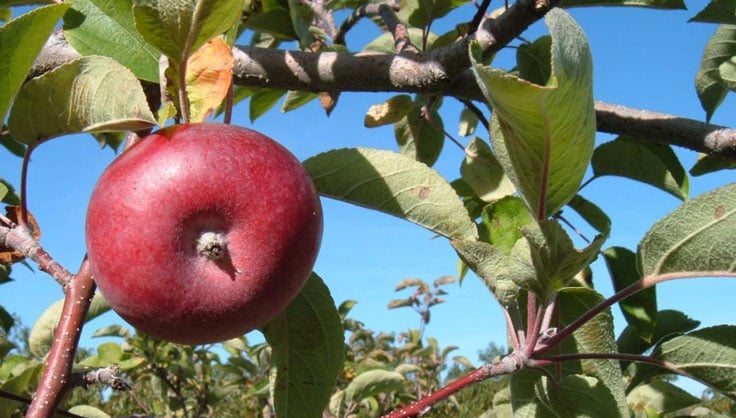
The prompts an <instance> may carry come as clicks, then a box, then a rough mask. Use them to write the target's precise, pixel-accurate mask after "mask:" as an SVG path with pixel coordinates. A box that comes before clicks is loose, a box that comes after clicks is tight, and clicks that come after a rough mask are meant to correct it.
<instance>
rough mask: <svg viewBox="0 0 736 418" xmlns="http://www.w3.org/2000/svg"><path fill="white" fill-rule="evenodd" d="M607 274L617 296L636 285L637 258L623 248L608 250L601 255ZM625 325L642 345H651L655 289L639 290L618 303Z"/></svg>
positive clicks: (654, 311)
mask: <svg viewBox="0 0 736 418" xmlns="http://www.w3.org/2000/svg"><path fill="white" fill-rule="evenodd" d="M603 259H604V260H605V261H606V266H607V267H608V272H609V273H610V274H611V279H612V280H613V288H614V290H615V291H616V292H620V291H621V290H623V289H625V288H626V287H628V286H629V285H630V284H632V283H634V282H636V281H638V280H639V279H640V278H641V277H640V276H639V271H638V270H637V268H636V254H635V253H634V252H633V251H631V250H628V249H626V248H623V247H611V248H608V249H606V250H605V251H603ZM619 307H620V308H621V312H622V313H623V314H624V318H626V322H627V323H628V324H629V326H631V327H632V328H633V329H635V330H636V331H637V333H638V334H639V337H641V339H643V340H644V341H648V342H651V341H652V337H653V336H654V329H655V324H656V323H657V291H656V288H655V287H654V286H652V287H650V288H648V289H644V290H641V291H639V292H637V293H635V294H633V295H631V296H629V297H627V298H626V299H624V300H622V301H621V302H619Z"/></svg>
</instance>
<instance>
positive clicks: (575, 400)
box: [535, 375, 626, 417]
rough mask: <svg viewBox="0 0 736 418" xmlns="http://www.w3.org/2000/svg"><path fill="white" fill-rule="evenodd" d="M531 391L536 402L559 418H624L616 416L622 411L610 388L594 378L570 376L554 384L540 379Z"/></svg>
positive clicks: (547, 377)
mask: <svg viewBox="0 0 736 418" xmlns="http://www.w3.org/2000/svg"><path fill="white" fill-rule="evenodd" d="M535 390H536V392H537V394H538V396H539V399H540V401H541V402H543V403H544V404H545V405H546V406H547V408H549V409H551V410H553V411H555V412H556V413H557V415H558V416H560V417H614V416H625V415H620V414H621V412H622V408H620V407H619V406H620V405H618V404H617V402H616V399H615V398H614V397H613V395H612V394H611V390H610V388H608V387H606V385H604V384H603V382H601V381H599V380H598V379H596V378H594V377H590V376H585V375H570V376H565V377H563V378H562V379H560V381H559V382H554V381H551V379H550V378H549V376H542V378H541V379H540V381H539V382H538V383H537V385H536V387H535ZM623 410H624V411H625V410H626V409H625V408H624V409H623Z"/></svg>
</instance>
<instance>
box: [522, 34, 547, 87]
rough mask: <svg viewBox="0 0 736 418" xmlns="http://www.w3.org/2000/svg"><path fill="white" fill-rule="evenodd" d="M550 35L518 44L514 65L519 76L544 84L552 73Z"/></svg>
mask: <svg viewBox="0 0 736 418" xmlns="http://www.w3.org/2000/svg"><path fill="white" fill-rule="evenodd" d="M551 51H552V37H550V36H542V37H540V38H538V39H537V40H535V41H534V42H532V43H530V44H527V43H524V44H521V45H519V48H518V49H517V50H516V67H517V69H518V70H519V77H521V78H523V79H524V80H527V81H530V82H532V83H534V84H538V85H540V86H544V85H545V84H547V81H549V78H550V76H551V75H552V68H551V67H550V64H551V62H552V56H551V55H550V54H551Z"/></svg>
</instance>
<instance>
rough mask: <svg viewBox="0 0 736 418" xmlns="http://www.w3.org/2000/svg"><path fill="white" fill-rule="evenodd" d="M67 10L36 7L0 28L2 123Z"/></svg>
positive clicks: (0, 101)
mask: <svg viewBox="0 0 736 418" xmlns="http://www.w3.org/2000/svg"><path fill="white" fill-rule="evenodd" d="M68 8H69V5H68V4H55V5H51V6H45V7H39V8H37V9H34V10H31V11H30V12H28V13H25V14H23V15H20V16H18V17H17V18H15V19H13V20H11V21H10V22H8V23H6V24H5V25H3V26H2V27H0V45H2V48H0V74H2V82H1V83H0V120H5V115H6V113H7V111H8V108H9V107H10V104H11V103H12V102H13V99H14V98H15V95H16V94H17V93H18V90H19V89H20V87H21V85H23V82H24V81H25V79H26V77H27V76H28V73H29V71H30V69H31V66H32V65H33V62H34V61H35V60H36V56H37V55H38V53H39V52H41V49H42V48H43V46H44V44H45V43H46V41H47V40H48V39H49V36H50V35H51V32H52V31H53V30H54V26H55V25H56V23H57V22H58V21H59V19H60V18H61V16H62V15H63V14H64V12H66V10H67V9H68Z"/></svg>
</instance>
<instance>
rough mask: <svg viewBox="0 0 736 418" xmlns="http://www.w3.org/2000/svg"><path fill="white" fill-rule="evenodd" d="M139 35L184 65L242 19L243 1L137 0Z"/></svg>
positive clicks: (135, 8)
mask: <svg viewBox="0 0 736 418" xmlns="http://www.w3.org/2000/svg"><path fill="white" fill-rule="evenodd" d="M133 4H134V5H133V16H134V17H135V25H136V27H137V28H138V32H140V33H141V35H143V38H144V39H145V40H146V41H147V42H148V43H150V44H151V45H153V46H155V47H157V48H158V49H159V50H161V52H163V53H164V54H165V55H166V56H167V57H169V59H171V60H174V61H176V62H180V61H181V59H182V58H183V57H184V55H185V54H186V55H187V57H188V55H189V54H190V53H193V52H194V51H196V50H197V49H199V48H200V47H201V46H202V45H204V44H205V43H206V42H207V41H209V40H210V39H212V38H214V37H215V36H218V35H221V34H223V33H225V32H226V31H227V30H229V29H230V28H231V27H232V26H233V25H235V23H236V22H237V21H238V20H239V19H240V17H241V12H242V10H243V1H242V0H134V1H133Z"/></svg>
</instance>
